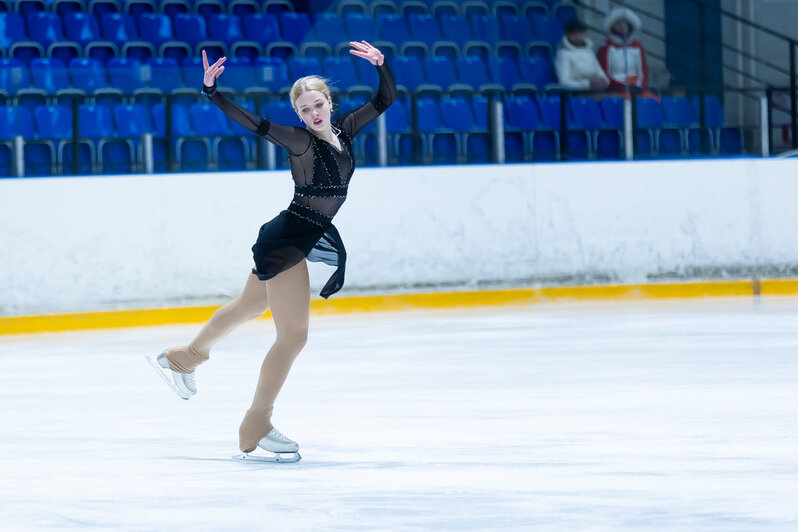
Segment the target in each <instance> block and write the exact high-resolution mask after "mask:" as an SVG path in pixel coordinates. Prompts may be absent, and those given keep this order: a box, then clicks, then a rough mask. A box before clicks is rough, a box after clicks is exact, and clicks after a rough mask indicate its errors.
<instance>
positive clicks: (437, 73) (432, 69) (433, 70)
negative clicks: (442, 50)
mask: <svg viewBox="0 0 798 532" xmlns="http://www.w3.org/2000/svg"><path fill="white" fill-rule="evenodd" d="M424 66H425V70H426V72H427V80H429V82H430V83H431V84H433V85H438V86H440V87H441V88H442V89H444V90H445V89H447V88H448V87H450V86H452V85H455V84H457V82H458V81H457V74H455V71H454V65H453V64H452V62H451V61H449V60H448V59H447V58H445V57H428V58H426V59H425V60H424Z"/></svg>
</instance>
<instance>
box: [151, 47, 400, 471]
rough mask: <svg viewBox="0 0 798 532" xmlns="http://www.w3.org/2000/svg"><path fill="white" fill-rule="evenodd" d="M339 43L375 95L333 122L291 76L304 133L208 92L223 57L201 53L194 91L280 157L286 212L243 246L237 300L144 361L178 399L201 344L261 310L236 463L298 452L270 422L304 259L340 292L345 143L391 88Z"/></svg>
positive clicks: (321, 88) (328, 109)
mask: <svg viewBox="0 0 798 532" xmlns="http://www.w3.org/2000/svg"><path fill="white" fill-rule="evenodd" d="M349 44H350V45H351V46H352V50H350V53H351V54H353V55H355V56H357V57H361V58H363V59H366V60H368V61H369V62H370V63H371V64H373V65H375V66H376V67H377V72H378V73H379V80H380V84H379V88H378V89H377V94H376V95H375V96H374V97H373V98H372V99H371V101H369V102H366V103H365V104H363V105H362V106H361V107H359V108H357V109H355V110H353V111H351V112H350V113H348V114H346V115H345V116H344V117H342V118H341V120H340V121H339V122H335V123H333V122H331V115H332V99H331V98H330V91H329V88H328V87H327V85H326V83H325V81H324V80H323V79H322V78H320V77H318V76H307V77H304V78H300V79H298V80H297V81H296V82H295V83H294V85H293V87H292V88H291V93H290V97H291V104H292V105H293V107H294V110H295V111H296V112H297V114H298V115H299V118H300V119H301V120H302V122H304V124H305V127H304V128H301V127H290V126H284V125H280V124H275V123H273V122H271V121H269V120H268V119H266V118H261V117H259V116H256V115H254V114H252V113H250V112H249V111H248V110H246V109H244V108H242V107H240V106H238V105H236V104H235V103H233V102H231V101H229V100H227V99H226V98H225V97H224V96H223V95H222V94H221V93H220V92H217V90H216V78H218V77H219V75H220V74H221V73H222V72H223V71H224V66H222V65H223V63H224V61H225V58H224V57H222V58H221V59H219V60H218V61H216V62H215V63H214V64H213V65H209V64H208V58H207V55H206V54H205V51H203V52H202V61H203V65H204V67H205V77H204V84H203V92H204V93H205V94H206V95H207V96H208V97H209V98H210V99H211V101H213V103H215V104H216V105H217V106H218V107H219V108H220V109H221V110H222V111H224V112H225V113H226V114H227V115H228V116H230V117H231V118H232V119H233V120H235V121H236V122H238V123H239V124H241V125H242V126H244V127H245V128H247V129H249V130H250V131H252V132H254V133H255V134H257V135H260V136H262V137H264V138H265V139H266V140H268V141H270V142H272V143H274V144H276V145H278V146H280V147H283V148H285V149H286V150H287V151H288V153H289V154H290V161H291V175H292V177H293V179H294V185H295V186H294V198H293V200H292V201H291V204H290V205H289V206H288V209H287V210H284V211H282V212H281V213H280V214H278V215H277V217H275V218H274V219H272V220H271V221H269V222H266V223H265V224H264V225H263V226H262V227H261V228H260V233H259V235H258V238H257V241H256V242H255V245H254V246H253V247H252V252H253V258H254V260H255V268H253V269H252V273H251V274H250V275H249V277H248V278H247V281H246V284H245V285H244V290H243V291H242V292H241V294H240V295H239V296H238V297H237V298H236V299H234V300H233V301H231V302H230V303H228V304H227V305H225V306H223V307H221V308H220V309H219V310H217V311H216V312H215V313H214V315H213V316H212V317H211V319H210V321H209V322H208V323H206V324H205V326H204V327H203V328H202V329H201V330H200V332H199V333H198V334H197V336H196V338H194V340H192V341H191V343H190V344H188V345H187V346H183V347H173V348H171V349H167V350H165V351H164V352H163V353H161V354H160V355H158V356H157V357H155V358H154V359H152V358H151V359H150V362H151V363H152V365H153V367H155V369H156V370H158V371H159V373H160V374H161V376H162V377H163V378H164V380H166V382H167V383H168V384H169V385H170V386H171V387H172V388H173V389H174V391H175V392H176V393H177V394H178V395H179V396H180V397H182V398H183V399H188V398H190V397H191V396H192V395H194V394H196V393H197V389H196V386H195V383H194V370H195V368H196V367H197V366H199V365H200V364H202V363H203V362H205V361H206V360H208V358H209V356H210V350H211V347H212V346H213V345H214V344H215V343H216V342H218V341H219V340H221V339H222V338H223V337H225V336H227V335H228V334H229V333H230V332H232V331H233V330H234V329H235V328H237V327H238V326H239V325H241V324H242V323H244V322H246V321H249V320H251V319H253V318H257V317H258V316H260V315H262V314H263V313H264V312H266V310H267V309H268V308H271V310H272V316H273V318H274V325H275V328H276V329H277V338H276V340H275V342H274V345H272V347H271V349H270V350H269V352H268V353H267V355H266V359H265V360H264V361H263V365H262V366H261V370H260V378H259V380H258V385H257V388H256V389H255V397H254V398H253V399H252V405H251V406H250V408H249V410H247V412H246V414H245V415H244V420H243V421H242V423H241V426H240V428H239V447H240V449H241V451H242V452H243V453H245V454H243V455H241V457H242V458H245V457H247V456H248V454H246V453H250V452H252V451H254V450H255V448H256V447H261V448H262V449H264V450H266V451H269V452H272V453H275V454H276V456H275V457H274V458H272V459H273V460H280V458H279V454H277V453H293V456H292V457H291V458H290V460H291V461H295V460H299V458H300V457H299V454H298V453H297V451H298V450H299V446H298V445H297V444H296V442H293V441H291V440H289V439H288V438H286V437H285V436H283V435H282V434H281V433H280V432H279V431H278V430H277V429H275V428H274V426H273V425H272V423H271V416H272V410H273V407H274V401H275V399H276V398H277V394H278V393H279V392H280V388H282V386H283V383H284V382H285V379H286V377H287V376H288V371H289V370H290V369H291V365H292V364H293V362H294V359H295V358H296V357H297V355H298V354H299V352H300V351H301V350H302V348H303V347H304V345H305V342H306V340H307V334H308V321H309V314H310V286H309V280H308V268H307V263H306V262H305V261H306V259H307V260H310V261H314V262H324V263H325V264H329V265H331V266H334V267H336V270H335V272H334V273H333V274H332V276H331V277H330V279H329V280H328V281H327V283H326V284H325V286H324V288H323V289H322V291H321V296H322V297H324V298H327V297H329V296H331V295H332V294H334V293H336V292H337V291H338V290H340V289H341V287H342V286H343V284H344V267H345V262H346V251H345V250H344V245H343V242H342V241H341V237H340V236H339V234H338V230H337V229H336V228H335V226H334V225H332V219H333V216H335V213H337V212H338V209H339V208H340V207H341V205H342V204H343V202H344V200H345V199H346V193H347V187H348V186H349V180H350V178H351V177H352V172H353V171H354V169H355V159H354V156H353V154H352V138H353V137H354V136H355V135H356V134H357V133H358V132H359V131H360V130H361V129H363V128H364V127H365V126H366V125H367V124H368V123H369V122H371V121H372V120H374V119H375V118H377V117H378V116H379V115H380V114H381V113H383V112H384V111H385V110H386V109H387V108H388V107H389V106H390V105H391V104H392V103H393V102H394V100H395V99H396V85H395V83H394V80H393V76H392V74H391V71H390V70H389V69H388V65H386V64H384V62H385V59H384V56H383V54H382V53H380V51H379V50H378V49H377V48H374V47H373V46H371V45H370V44H369V43H367V42H366V41H361V42H351V43H349Z"/></svg>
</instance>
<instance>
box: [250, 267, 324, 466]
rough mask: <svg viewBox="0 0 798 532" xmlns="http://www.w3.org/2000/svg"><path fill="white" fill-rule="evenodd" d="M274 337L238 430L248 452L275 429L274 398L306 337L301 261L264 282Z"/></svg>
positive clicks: (305, 287) (307, 297)
mask: <svg viewBox="0 0 798 532" xmlns="http://www.w3.org/2000/svg"><path fill="white" fill-rule="evenodd" d="M266 285H267V288H268V292H269V303H270V304H271V308H272V317H273V318H274V326H275V328H276V329H277V339H276V340H275V342H274V345H272V347H271V349H269V352H268V354H267V355H266V359H265V360H264V361H263V365H262V366H261V370H260V378H259V379H258V387H257V388H256V390H255V397H254V398H253V399H252V406H251V407H250V409H249V410H248V411H247V414H246V416H244V421H243V422H242V423H241V427H240V429H239V447H240V448H241V451H243V452H245V453H248V452H251V451H253V450H254V449H255V447H257V445H258V442H259V441H260V439H261V438H263V437H264V436H266V435H267V434H269V433H270V432H271V430H272V429H273V428H274V427H273V426H272V424H271V415H272V409H273V408H274V401H275V399H276V398H277V394H278V393H280V389H281V388H282V387H283V383H284V382H285V379H286V377H287V376H288V371H289V370H290V369H291V365H292V364H293V363H294V360H295V359H296V357H297V355H299V352H300V351H302V348H303V347H305V343H306V342H307V338H308V321H309V318H310V282H309V280H308V267H307V263H306V262H305V261H301V262H300V263H299V264H297V265H296V266H294V267H293V268H291V269H289V270H286V271H284V272H282V273H281V274H279V275H277V276H276V277H274V278H272V279H270V280H269V281H267V283H266Z"/></svg>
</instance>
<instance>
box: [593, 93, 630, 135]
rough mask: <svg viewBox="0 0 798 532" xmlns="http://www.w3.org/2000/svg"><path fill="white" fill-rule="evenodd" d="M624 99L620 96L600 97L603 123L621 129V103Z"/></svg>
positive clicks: (622, 103)
mask: <svg viewBox="0 0 798 532" xmlns="http://www.w3.org/2000/svg"><path fill="white" fill-rule="evenodd" d="M624 101H625V100H624V99H623V98H621V97H620V96H612V97H605V98H602V99H601V102H599V105H600V106H601V114H602V116H603V117H604V125H605V126H607V127H609V128H615V129H621V130H622V129H623V127H624V126H623V105H624Z"/></svg>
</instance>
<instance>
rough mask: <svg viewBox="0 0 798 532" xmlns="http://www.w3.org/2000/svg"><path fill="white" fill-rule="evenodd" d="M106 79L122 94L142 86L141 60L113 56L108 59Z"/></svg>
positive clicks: (129, 92)
mask: <svg viewBox="0 0 798 532" xmlns="http://www.w3.org/2000/svg"><path fill="white" fill-rule="evenodd" d="M108 79H109V81H110V84H111V86H112V87H114V88H117V89H119V90H121V91H122V92H123V93H124V94H132V93H133V91H134V90H136V89H140V88H141V87H143V86H144V82H143V81H142V77H141V62H140V61H138V60H137V59H126V58H122V57H114V58H112V59H111V60H109V61H108Z"/></svg>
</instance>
